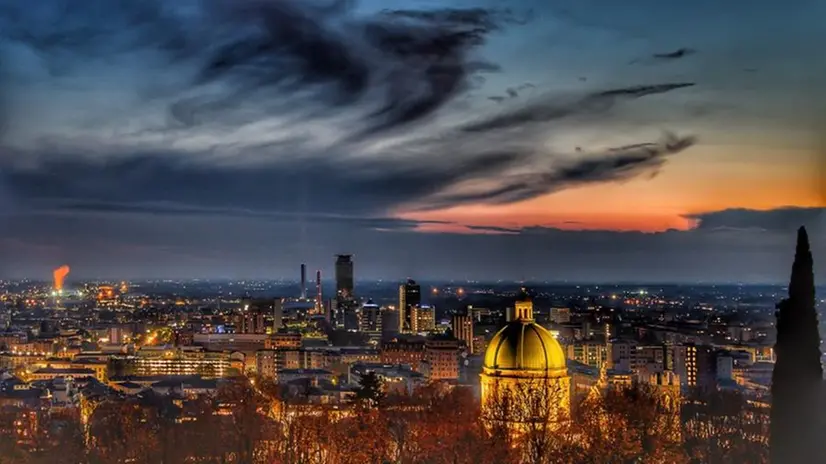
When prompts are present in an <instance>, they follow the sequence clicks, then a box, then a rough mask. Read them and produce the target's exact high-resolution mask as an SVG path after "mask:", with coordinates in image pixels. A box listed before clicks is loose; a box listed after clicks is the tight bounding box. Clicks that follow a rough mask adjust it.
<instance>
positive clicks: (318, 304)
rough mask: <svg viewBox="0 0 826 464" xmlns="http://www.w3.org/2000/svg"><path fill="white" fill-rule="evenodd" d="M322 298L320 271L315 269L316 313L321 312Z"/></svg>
mask: <svg viewBox="0 0 826 464" xmlns="http://www.w3.org/2000/svg"><path fill="white" fill-rule="evenodd" d="M323 304H324V303H323V300H322V299H321V271H320V270H319V271H315V309H316V312H317V313H318V314H321V309H322V306H321V305H323Z"/></svg>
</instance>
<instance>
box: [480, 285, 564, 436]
mask: <svg viewBox="0 0 826 464" xmlns="http://www.w3.org/2000/svg"><path fill="white" fill-rule="evenodd" d="M570 382H571V378H570V376H569V375H568V368H567V365H566V360H565V353H564V352H563V351H562V347H561V346H560V345H559V342H557V341H556V339H555V338H554V337H553V335H551V333H550V332H549V331H548V330H546V329H545V328H544V327H542V326H540V325H539V324H537V323H536V322H534V319H533V302H532V301H531V300H530V299H529V298H528V297H527V296H525V297H523V298H520V301H518V302H517V303H516V307H515V310H514V318H513V319H512V320H511V321H510V322H509V323H508V325H506V326H505V327H504V328H503V329H502V330H500V331H499V332H498V333H497V334H496V335H495V336H494V337H493V339H492V340H491V341H490V343H489V344H488V348H487V350H486V352H485V360H484V364H483V367H482V374H481V387H482V412H483V414H484V417H485V418H486V420H487V421H489V423H496V422H500V423H502V422H504V423H505V424H506V425H508V426H511V427H513V428H515V429H516V430H521V429H523V428H524V427H526V426H528V425H529V424H532V423H548V422H558V421H561V420H564V419H565V417H566V416H567V415H568V412H569V411H570Z"/></svg>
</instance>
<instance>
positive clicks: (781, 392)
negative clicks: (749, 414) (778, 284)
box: [770, 227, 823, 464]
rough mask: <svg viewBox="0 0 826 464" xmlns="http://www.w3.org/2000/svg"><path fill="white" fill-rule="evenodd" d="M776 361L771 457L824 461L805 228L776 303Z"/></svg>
mask: <svg viewBox="0 0 826 464" xmlns="http://www.w3.org/2000/svg"><path fill="white" fill-rule="evenodd" d="M776 316H777V342H776V343H775V345H774V351H775V355H776V357H777V361H776V363H775V365H774V372H773V373H772V389H771V393H772V408H771V440H770V446H771V461H772V462H773V463H775V464H794V463H815V462H823V461H822V460H821V459H822V453H821V446H820V444H819V443H818V434H819V433H820V430H819V429H820V425H821V420H820V416H821V415H822V414H823V411H821V408H820V404H821V403H820V395H821V388H822V384H823V367H822V366H821V363H820V335H819V333H818V322H817V312H816V311H815V285H814V270H813V260H812V253H811V250H810V249H809V237H808V235H807V234H806V229H805V228H804V227H801V228H800V229H799V230H798V231H797V250H796V252H795V258H794V265H793V266H792V276H791V281H790V282H789V296H788V298H786V299H784V300H783V301H781V302H780V303H779V304H778V305H777V313H776Z"/></svg>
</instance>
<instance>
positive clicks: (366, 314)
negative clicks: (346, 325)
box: [358, 300, 382, 333]
mask: <svg viewBox="0 0 826 464" xmlns="http://www.w3.org/2000/svg"><path fill="white" fill-rule="evenodd" d="M381 317H382V312H381V308H380V307H379V305H377V304H376V303H373V300H367V303H364V305H362V307H361V312H360V313H359V320H358V330H359V332H367V333H380V332H381V327H382V320H381Z"/></svg>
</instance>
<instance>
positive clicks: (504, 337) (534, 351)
mask: <svg viewBox="0 0 826 464" xmlns="http://www.w3.org/2000/svg"><path fill="white" fill-rule="evenodd" d="M484 367H485V368H487V369H493V370H521V371H555V372H559V371H560V370H563V369H564V370H567V366H566V362H565V353H564V352H563V351H562V347H561V346H560V345H559V342H558V341H556V339H555V338H554V337H553V335H551V333H550V332H548V330H547V329H545V328H544V327H542V326H541V325H539V324H537V323H535V322H533V321H532V320H530V319H518V320H515V321H512V322H510V323H508V325H506V326H505V327H504V328H502V330H500V331H499V332H498V333H497V334H496V335H494V336H493V339H492V340H491V341H490V343H489V344H488V348H487V351H485V364H484Z"/></svg>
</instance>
